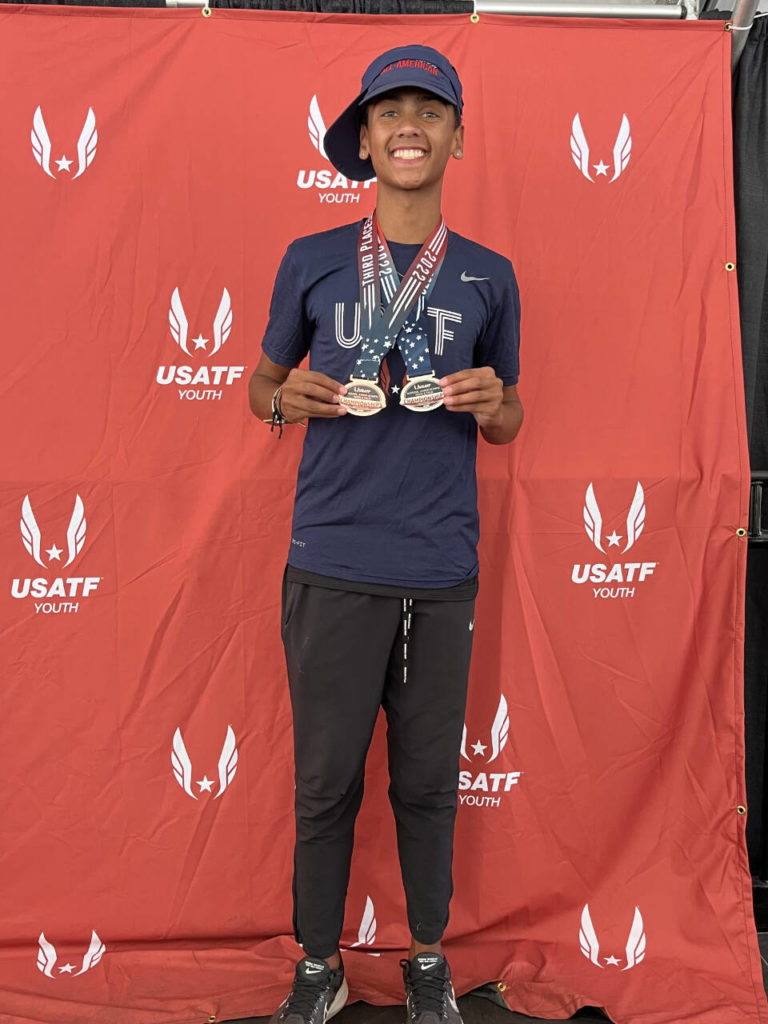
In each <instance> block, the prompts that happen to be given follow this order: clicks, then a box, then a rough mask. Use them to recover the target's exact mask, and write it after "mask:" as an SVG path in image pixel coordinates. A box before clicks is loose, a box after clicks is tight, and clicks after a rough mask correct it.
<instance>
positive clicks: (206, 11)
mask: <svg viewBox="0 0 768 1024" xmlns="http://www.w3.org/2000/svg"><path fill="white" fill-rule="evenodd" d="M210 16H211V8H210V7H209V6H208V4H206V5H205V7H204V8H203V17H204V18H210ZM215 1020H216V1018H215V1017H209V1018H208V1021H209V1024H213V1022H214V1021H215Z"/></svg>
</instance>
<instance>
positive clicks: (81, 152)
mask: <svg viewBox="0 0 768 1024" xmlns="http://www.w3.org/2000/svg"><path fill="white" fill-rule="evenodd" d="M31 138H32V153H33V155H34V157H35V160H37V162H38V164H40V166H41V167H42V169H43V170H44V171H45V173H46V174H47V175H48V177H49V178H54V179H55V178H56V175H55V174H54V173H53V171H52V170H51V139H50V136H49V135H48V129H47V128H46V126H45V119H44V118H43V111H42V109H41V108H40V107H38V108H37V110H35V113H34V116H33V117H32V136H31ZM98 141H99V133H98V132H97V130H96V115H95V114H94V112H93V109H92V108H91V107H89V108H88V113H87V114H86V115H85V124H84V125H83V128H82V131H81V132H80V138H79V139H78V140H77V171H76V173H75V174H72V180H73V181H74V180H75V178H79V177H80V175H81V174H83V172H84V171H85V170H86V168H88V167H90V166H91V164H92V163H93V158H94V157H95V156H96V143H97V142H98ZM54 163H55V164H56V165H57V169H58V170H59V171H66V172H67V174H71V173H72V172H71V171H70V169H69V167H70V164H72V163H74V160H68V159H67V157H66V156H64V155H62V157H61V159H60V160H54Z"/></svg>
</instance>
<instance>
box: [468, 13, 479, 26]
mask: <svg viewBox="0 0 768 1024" xmlns="http://www.w3.org/2000/svg"><path fill="white" fill-rule="evenodd" d="M469 20H470V21H471V22H472V24H473V25H476V24H477V23H478V21H480V15H479V14H478V13H477V11H473V12H472V14H470V16H469Z"/></svg>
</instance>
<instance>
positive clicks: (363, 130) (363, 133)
mask: <svg viewBox="0 0 768 1024" xmlns="http://www.w3.org/2000/svg"><path fill="white" fill-rule="evenodd" d="M358 156H359V157H360V159H361V160H367V159H368V157H369V156H370V154H369V152H368V126H367V125H365V124H361V125H360V152H359V153H358Z"/></svg>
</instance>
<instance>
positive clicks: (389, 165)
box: [360, 89, 464, 191]
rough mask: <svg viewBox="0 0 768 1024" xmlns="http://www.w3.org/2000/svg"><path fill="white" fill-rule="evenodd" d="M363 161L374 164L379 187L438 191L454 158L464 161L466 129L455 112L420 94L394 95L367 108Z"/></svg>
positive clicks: (408, 91)
mask: <svg viewBox="0 0 768 1024" xmlns="http://www.w3.org/2000/svg"><path fill="white" fill-rule="evenodd" d="M366 114H367V118H366V123H365V124H363V125H361V127H360V158H361V159H362V160H365V159H366V158H367V157H368V156H370V158H371V163H372V164H373V169H374V171H375V172H376V177H377V179H378V182H379V187H381V186H382V185H384V186H385V187H392V188H396V189H405V190H407V191H413V190H416V189H423V188H429V187H432V186H435V185H439V183H440V182H441V181H442V178H443V173H444V172H445V165H446V164H447V163H448V160H449V159H450V157H451V156H455V157H457V158H459V157H461V155H462V151H463V147H464V127H463V125H459V126H458V127H457V126H456V113H455V110H454V108H453V107H452V106H451V105H450V104H448V103H446V102H444V101H443V100H441V99H440V98H439V97H437V96H434V95H432V94H430V93H425V92H423V91H422V90H420V89H394V90H393V91H392V92H389V93H385V94H384V95H382V96H377V97H376V98H375V99H374V100H372V101H371V103H369V104H368V107H367V111H366Z"/></svg>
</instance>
